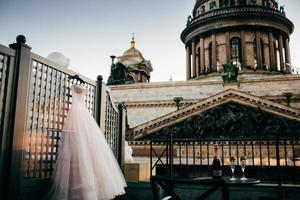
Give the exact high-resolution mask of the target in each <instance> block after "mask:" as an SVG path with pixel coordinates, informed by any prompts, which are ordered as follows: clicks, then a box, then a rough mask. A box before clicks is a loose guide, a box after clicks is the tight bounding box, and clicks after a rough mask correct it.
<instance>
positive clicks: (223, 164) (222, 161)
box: [222, 140, 224, 174]
mask: <svg viewBox="0 0 300 200" xmlns="http://www.w3.org/2000/svg"><path fill="white" fill-rule="evenodd" d="M222 166H224V141H223V140H222ZM223 169H224V167H223V168H222V170H223ZM223 174H224V173H223Z"/></svg>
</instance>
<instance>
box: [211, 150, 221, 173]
mask: <svg viewBox="0 0 300 200" xmlns="http://www.w3.org/2000/svg"><path fill="white" fill-rule="evenodd" d="M214 147H215V155H214V160H213V163H212V168H211V169H212V177H213V178H221V177H222V166H221V162H220V159H219V156H218V145H217V144H215V146H214Z"/></svg>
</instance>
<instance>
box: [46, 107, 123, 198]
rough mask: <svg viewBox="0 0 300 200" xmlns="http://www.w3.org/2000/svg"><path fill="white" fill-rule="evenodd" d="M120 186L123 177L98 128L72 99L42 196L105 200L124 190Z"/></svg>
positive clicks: (90, 117)
mask: <svg viewBox="0 0 300 200" xmlns="http://www.w3.org/2000/svg"><path fill="white" fill-rule="evenodd" d="M124 187H126V182H125V179H124V177H123V174H122V172H121V170H120V168H119V165H118V163H117V161H116V159H115V157H114V154H113V152H112V151H111V149H110V147H109V145H108V144H107V143H106V140H105V138H104V135H103V133H102V131H101V130H100V128H99V127H98V125H97V123H96V121H95V120H94V119H93V117H92V116H91V115H90V113H89V112H88V110H87V109H86V108H85V107H84V105H83V103H80V102H77V103H76V102H73V105H72V108H71V110H70V111H69V113H68V116H67V118H66V121H65V123H64V127H63V132H62V138H61V140H60V143H59V151H58V158H57V162H56V166H55V170H54V172H53V177H52V181H51V187H50V190H49V192H48V194H47V195H46V197H45V199H53V200H54V199H55V200H77V199H78V200H108V199H113V198H114V197H115V196H117V195H121V194H124V193H125V191H124Z"/></svg>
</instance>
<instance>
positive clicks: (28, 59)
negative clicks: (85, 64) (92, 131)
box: [0, 36, 125, 199]
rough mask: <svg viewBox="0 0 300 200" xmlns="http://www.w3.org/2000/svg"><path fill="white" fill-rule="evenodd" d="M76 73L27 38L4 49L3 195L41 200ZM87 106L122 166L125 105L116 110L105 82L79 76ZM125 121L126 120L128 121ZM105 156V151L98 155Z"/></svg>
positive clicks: (0, 50)
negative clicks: (36, 50) (34, 49)
mask: <svg viewBox="0 0 300 200" xmlns="http://www.w3.org/2000/svg"><path fill="white" fill-rule="evenodd" d="M74 74H75V72H73V71H72V70H69V69H67V68H64V67H62V66H60V65H59V64H56V63H54V62H51V61H50V60H48V59H46V58H43V57H41V56H39V55H37V54H34V53H32V52H31V48H30V47H29V46H28V45H26V44H25V37H24V36H18V37H17V43H14V44H12V45H10V48H8V47H5V46H2V45H0V111H1V113H0V145H1V146H0V147H1V152H0V196H1V197H4V199H6V198H7V199H17V198H20V197H22V198H27V197H30V198H31V199H32V198H33V199H34V198H36V199H40V198H41V196H42V194H43V193H44V191H45V189H46V186H47V182H48V180H49V178H50V177H51V175H52V171H53V168H54V165H55V161H56V156H57V152H58V149H59V140H60V137H61V130H62V127H63V123H64V119H65V117H66V116H67V113H68V110H69V108H70V107H71V104H72V91H71V89H70V86H71V85H72V84H76V80H70V79H69V76H73V75H74ZM80 78H81V79H83V80H84V82H85V84H84V87H85V88H87V89H88V93H87V95H86V97H85V104H86V107H87V108H88V110H89V111H90V113H91V115H92V116H94V117H95V120H96V121H97V123H98V124H99V126H100V128H101V129H102V131H103V132H104V134H105V138H106V139H107V142H108V143H109V145H110V146H111V148H112V150H113V152H114V153H115V156H116V158H117V159H118V161H119V162H120V165H121V167H122V166H123V163H122V162H123V158H122V155H123V154H124V153H123V152H122V151H123V147H124V146H120V145H124V141H119V140H122V139H123V140H124V136H123V135H122V134H125V133H124V131H125V123H124V119H125V115H124V106H119V108H116V107H115V106H114V103H113V102H112V99H111V98H110V91H109V90H108V88H107V87H106V85H105V84H104V83H103V82H102V78H101V76H99V77H98V79H97V81H93V80H90V79H88V78H86V77H84V76H81V75H80ZM123 118H124V119H123ZM99 153H101V152H99Z"/></svg>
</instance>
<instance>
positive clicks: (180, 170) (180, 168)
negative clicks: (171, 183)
mask: <svg viewBox="0 0 300 200" xmlns="http://www.w3.org/2000/svg"><path fill="white" fill-rule="evenodd" d="M181 158H182V156H181V141H180V142H179V176H182V163H181Z"/></svg>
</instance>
